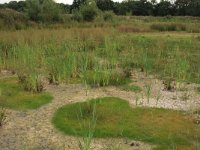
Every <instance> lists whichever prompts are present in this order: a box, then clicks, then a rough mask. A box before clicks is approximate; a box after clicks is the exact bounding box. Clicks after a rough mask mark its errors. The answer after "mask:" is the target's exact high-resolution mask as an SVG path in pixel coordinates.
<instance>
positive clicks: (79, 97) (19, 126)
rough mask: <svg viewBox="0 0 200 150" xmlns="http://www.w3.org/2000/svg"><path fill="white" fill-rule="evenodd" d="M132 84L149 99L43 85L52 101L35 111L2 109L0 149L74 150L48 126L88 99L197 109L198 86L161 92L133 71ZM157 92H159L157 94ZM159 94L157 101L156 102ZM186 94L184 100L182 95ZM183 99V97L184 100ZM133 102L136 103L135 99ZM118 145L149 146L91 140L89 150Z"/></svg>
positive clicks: (71, 140)
mask: <svg viewBox="0 0 200 150" xmlns="http://www.w3.org/2000/svg"><path fill="white" fill-rule="evenodd" d="M132 80H133V83H132V84H134V85H139V86H140V87H142V88H143V87H145V86H147V85H148V86H151V94H150V99H149V100H148V98H147V95H146V94H145V92H140V93H134V92H131V91H124V90H122V89H121V88H117V87H106V88H90V89H88V94H87V95H86V89H85V87H84V86H82V85H79V84H76V85H64V84H61V85H58V86H57V85H46V90H47V91H48V92H50V93H51V94H52V95H53V96H54V99H53V100H52V102H51V103H49V104H47V105H44V106H42V107H40V108H39V109H37V110H28V111H14V110H6V114H7V119H6V122H5V124H4V126H3V127H2V128H1V129H0V149H1V150H20V149H30V150H76V149H78V144H77V141H78V139H77V137H71V136H67V135H64V134H62V133H61V132H60V131H58V130H57V129H55V128H54V126H53V124H52V123H51V121H52V117H53V114H54V113H55V111H56V110H57V109H58V108H60V107H61V106H63V105H66V104H70V103H75V102H80V101H86V100H89V99H91V98H97V97H106V96H115V97H120V98H123V99H126V100H128V101H129V103H130V105H131V106H133V107H135V106H136V104H137V106H146V107H162V108H167V109H176V110H186V111H188V110H191V109H196V108H198V107H199V108H200V94H199V93H197V92H196V90H195V89H196V88H197V86H198V85H195V84H189V85H186V88H187V90H185V91H178V92H170V91H166V90H164V85H163V82H162V81H161V80H158V79H155V78H154V77H152V76H149V77H148V78H147V77H146V76H145V75H144V74H143V73H140V72H137V71H133V74H132ZM158 91H159V92H158ZM158 93H159V95H160V96H159V97H160V98H159V99H158ZM185 93H186V94H187V97H186V96H185ZM185 97H186V98H185ZM136 99H137V100H136ZM119 145H121V147H122V149H124V150H128V149H131V150H134V149H137V150H148V149H151V148H152V145H148V144H145V143H142V142H138V141H132V140H126V139H94V140H93V142H92V144H91V149H94V150H104V149H110V148H111V147H113V146H114V147H115V148H116V147H118V146H119Z"/></svg>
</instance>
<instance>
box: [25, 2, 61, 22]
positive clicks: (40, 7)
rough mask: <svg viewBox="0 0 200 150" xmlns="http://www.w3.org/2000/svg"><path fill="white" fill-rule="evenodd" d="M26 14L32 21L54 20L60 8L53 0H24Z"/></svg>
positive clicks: (58, 15) (58, 18)
mask: <svg viewBox="0 0 200 150" xmlns="http://www.w3.org/2000/svg"><path fill="white" fill-rule="evenodd" d="M26 5H27V14H28V16H29V18H30V19H31V20H33V21H38V22H56V21H59V20H60V13H61V10H60V8H59V7H58V5H57V4H56V3H55V2H54V1H53V0H26Z"/></svg>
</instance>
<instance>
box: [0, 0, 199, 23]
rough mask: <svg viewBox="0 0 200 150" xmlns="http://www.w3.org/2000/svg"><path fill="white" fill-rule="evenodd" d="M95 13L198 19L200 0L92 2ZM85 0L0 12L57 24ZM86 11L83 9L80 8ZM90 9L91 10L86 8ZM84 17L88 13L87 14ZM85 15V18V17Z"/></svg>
mask: <svg viewBox="0 0 200 150" xmlns="http://www.w3.org/2000/svg"><path fill="white" fill-rule="evenodd" d="M93 1H95V5H96V7H97V9H98V10H101V11H103V12H104V11H112V12H114V13H115V14H116V15H136V16H168V15H171V16H200V0H171V1H170V0H161V1H160V2H157V1H156V0H124V1H122V2H121V3H120V2H113V1H112V0H93ZM86 2H87V0H74V1H73V4H72V5H67V4H58V3H55V2H54V1H53V0H26V1H19V2H17V1H11V2H9V3H5V4H0V8H10V9H14V10H16V11H19V12H24V13H27V12H28V14H29V17H30V19H31V20H34V21H37V20H44V21H48V20H55V21H56V20H58V19H59V14H65V13H68V14H71V13H73V12H76V11H78V10H80V9H81V6H82V5H84V4H86ZM84 9H86V8H84ZM89 9H91V8H89ZM88 13H92V12H91V11H90V12H88ZM87 15H89V14H87Z"/></svg>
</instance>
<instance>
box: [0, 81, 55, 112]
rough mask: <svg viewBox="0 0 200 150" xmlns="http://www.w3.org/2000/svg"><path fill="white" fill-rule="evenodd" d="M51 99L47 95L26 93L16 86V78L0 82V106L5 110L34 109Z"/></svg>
mask: <svg viewBox="0 0 200 150" xmlns="http://www.w3.org/2000/svg"><path fill="white" fill-rule="evenodd" d="M52 99H53V97H52V96H51V95H50V94H48V93H45V92H44V93H31V92H26V91H24V90H23V88H22V87H21V86H20V85H19V84H18V82H17V79H16V78H8V79H1V80H0V106H1V107H5V108H11V109H17V110H26V109H36V108H39V107H40V106H42V105H44V104H47V103H49V102H50V101H51V100H52Z"/></svg>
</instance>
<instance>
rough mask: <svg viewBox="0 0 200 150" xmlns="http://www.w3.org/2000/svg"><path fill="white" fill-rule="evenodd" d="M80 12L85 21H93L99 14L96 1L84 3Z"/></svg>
mask: <svg viewBox="0 0 200 150" xmlns="http://www.w3.org/2000/svg"><path fill="white" fill-rule="evenodd" d="M80 13H81V15H82V17H83V20H84V21H88V22H91V21H93V20H94V19H95V17H96V16H97V14H98V9H97V7H96V4H95V2H89V1H88V2H87V3H86V4H83V5H82V6H81V8H80Z"/></svg>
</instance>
